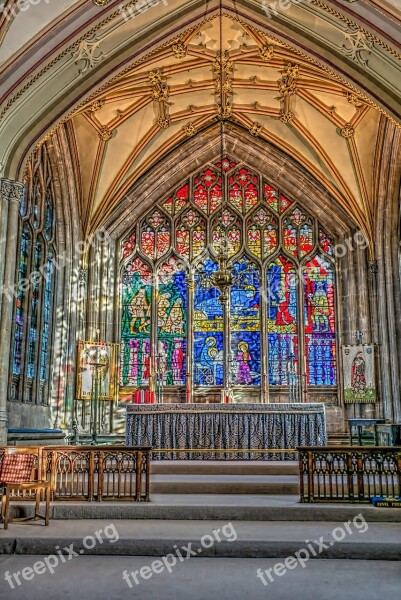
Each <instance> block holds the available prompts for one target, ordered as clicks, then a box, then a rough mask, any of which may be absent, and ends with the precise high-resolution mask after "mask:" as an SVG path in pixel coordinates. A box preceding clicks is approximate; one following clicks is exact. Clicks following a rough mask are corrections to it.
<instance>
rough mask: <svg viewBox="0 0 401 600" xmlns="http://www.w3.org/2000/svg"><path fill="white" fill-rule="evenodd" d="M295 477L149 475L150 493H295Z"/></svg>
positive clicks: (296, 486) (296, 478)
mask: <svg viewBox="0 0 401 600" xmlns="http://www.w3.org/2000/svg"><path fill="white" fill-rule="evenodd" d="M298 485H299V484H298V476H297V475H247V476H244V475H198V474H196V475H177V474H171V475H170V474H162V475H157V474H153V475H151V481H150V493H151V494H269V495H274V494H281V495H283V494H284V495H286V494H297V493H298Z"/></svg>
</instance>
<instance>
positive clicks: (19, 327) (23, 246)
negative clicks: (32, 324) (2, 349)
mask: <svg viewBox="0 0 401 600" xmlns="http://www.w3.org/2000/svg"><path fill="white" fill-rule="evenodd" d="M30 242H31V234H30V231H29V226H28V224H27V223H26V224H25V225H24V227H23V230H22V234H21V241H20V252H19V267H18V293H17V300H16V311H15V337H14V354H13V374H14V375H21V359H22V342H23V336H24V330H25V318H26V316H25V315H26V306H25V299H26V295H27V293H26V289H25V286H24V285H23V282H24V281H25V280H26V278H27V275H28V261H29V256H30Z"/></svg>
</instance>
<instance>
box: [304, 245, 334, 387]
mask: <svg viewBox="0 0 401 600" xmlns="http://www.w3.org/2000/svg"><path fill="white" fill-rule="evenodd" d="M304 280H305V292H304V297H305V306H304V310H305V352H306V373H307V382H308V384H310V385H335V384H336V337H335V313H334V304H335V302H334V271H333V267H332V266H331V264H330V263H329V262H328V261H327V260H326V259H325V258H324V257H323V256H320V255H317V256H315V257H314V258H313V259H312V260H311V261H309V262H307V263H306V265H305V275H304Z"/></svg>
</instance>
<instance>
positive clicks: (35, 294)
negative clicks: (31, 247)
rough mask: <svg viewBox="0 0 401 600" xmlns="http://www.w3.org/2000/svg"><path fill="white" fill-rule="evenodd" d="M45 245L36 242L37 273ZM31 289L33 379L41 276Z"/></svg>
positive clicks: (29, 370) (30, 364)
mask: <svg viewBox="0 0 401 600" xmlns="http://www.w3.org/2000/svg"><path fill="white" fill-rule="evenodd" d="M42 254H43V246H42V242H41V241H40V240H38V241H37V242H36V244H35V252H34V259H33V271H34V272H35V274H36V275H40V272H39V269H40V267H41V263H42ZM32 281H33V283H32V291H31V314H30V322H29V332H28V334H29V338H28V365H27V375H28V377H29V378H31V379H33V378H34V377H35V375H36V351H37V340H38V312H39V293H40V277H39V276H35V277H33V279H32Z"/></svg>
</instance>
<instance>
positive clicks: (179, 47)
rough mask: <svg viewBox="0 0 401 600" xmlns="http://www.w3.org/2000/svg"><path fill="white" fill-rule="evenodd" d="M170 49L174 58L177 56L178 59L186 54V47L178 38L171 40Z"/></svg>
mask: <svg viewBox="0 0 401 600" xmlns="http://www.w3.org/2000/svg"><path fill="white" fill-rule="evenodd" d="M171 50H172V52H173V55H174V58H178V59H179V60H181V59H182V58H185V56H186V55H187V47H186V45H185V44H184V42H183V41H182V40H181V39H180V38H175V40H173V43H172V44H171Z"/></svg>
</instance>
